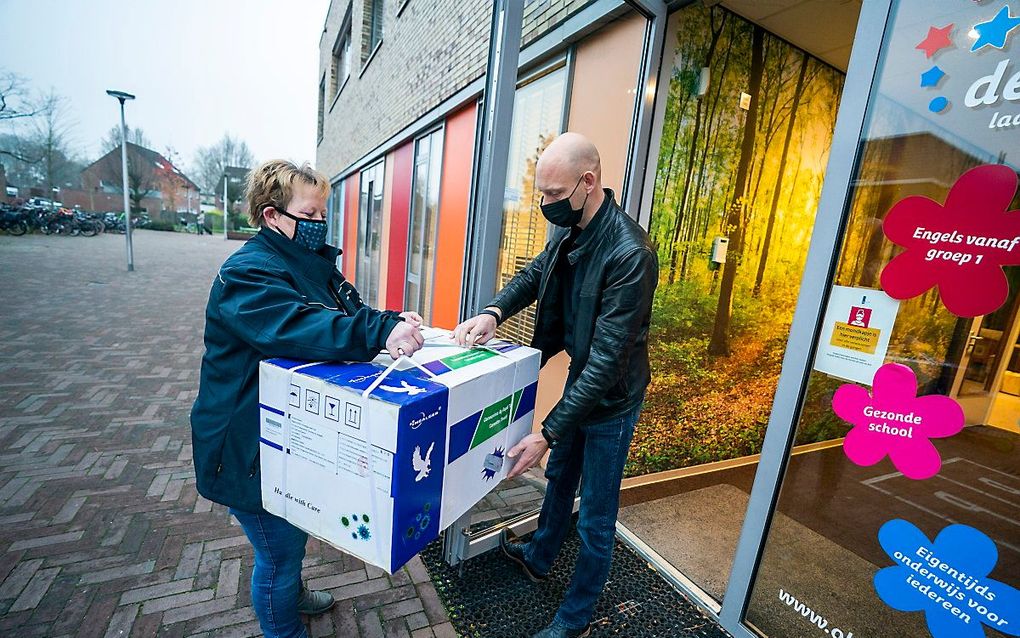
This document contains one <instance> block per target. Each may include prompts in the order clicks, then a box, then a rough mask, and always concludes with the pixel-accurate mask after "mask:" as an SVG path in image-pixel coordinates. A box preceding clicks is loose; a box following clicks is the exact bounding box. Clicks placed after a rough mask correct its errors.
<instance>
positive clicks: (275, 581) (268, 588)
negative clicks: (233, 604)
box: [230, 508, 308, 638]
mask: <svg viewBox="0 0 1020 638" xmlns="http://www.w3.org/2000/svg"><path fill="white" fill-rule="evenodd" d="M230 513H231V514H233V515H234V518H236V519H237V520H238V521H239V522H240V523H241V528H242V529H244V533H245V535H247V536H248V540H249V541H251V544H252V546H253V547H254V548H255V569H254V570H252V573H251V604H252V606H253V607H254V608H255V615H256V616H258V619H259V625H260V626H261V627H262V633H263V634H265V636H266V638H308V632H307V631H305V626H304V624H302V622H301V618H300V617H299V616H298V610H297V608H298V598H299V597H300V596H301V561H302V560H304V558H305V543H306V542H307V541H308V534H306V533H304V532H302V531H301V530H299V529H298V528H296V527H294V526H293V525H291V524H290V523H288V522H287V521H285V520H283V519H282V518H280V517H278V516H273V515H272V514H268V513H263V514H252V513H250V512H242V511H239V510H236V509H233V508H231V510H230Z"/></svg>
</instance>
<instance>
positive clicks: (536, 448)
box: [506, 432, 549, 479]
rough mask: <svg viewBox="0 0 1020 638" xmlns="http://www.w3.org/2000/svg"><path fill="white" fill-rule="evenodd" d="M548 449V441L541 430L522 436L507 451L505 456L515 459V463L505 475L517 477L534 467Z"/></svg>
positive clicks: (510, 477)
mask: <svg viewBox="0 0 1020 638" xmlns="http://www.w3.org/2000/svg"><path fill="white" fill-rule="evenodd" d="M548 450H549V443H548V442H546V440H545V437H544V436H542V433H541V432H535V433H533V434H529V435H528V436H526V437H524V438H523V439H521V442H520V443H518V444H517V445H515V446H514V447H513V449H512V450H510V451H509V452H508V453H507V456H509V457H510V458H512V459H517V463H516V464H514V469H512V470H510V473H509V474H507V475H506V477H507V478H508V479H512V478H517V477H518V476H520V475H521V474H524V473H525V472H527V471H528V470H530V469H531V468H533V467H535V466H536V465H538V462H539V461H541V460H542V457H543V456H545V453H546V452H547V451H548Z"/></svg>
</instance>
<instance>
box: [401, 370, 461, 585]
mask: <svg viewBox="0 0 1020 638" xmlns="http://www.w3.org/2000/svg"><path fill="white" fill-rule="evenodd" d="M433 385H437V386H438V387H439V388H441V391H434V392H432V391H430V392H429V393H427V394H423V395H419V396H416V397H413V398H412V399H411V401H410V402H408V403H406V404H404V405H403V406H401V408H400V415H399V418H398V421H397V428H398V429H397V432H398V435H397V451H396V454H395V455H394V457H393V482H392V484H391V487H390V493H391V494H392V496H393V542H392V544H391V547H392V555H391V557H390V567H391V569H397V568H398V567H400V566H401V565H403V564H404V563H406V562H407V561H408V560H410V559H411V558H412V557H414V555H415V554H417V553H418V552H420V551H421V550H422V549H424V547H425V545H427V544H428V543H429V542H430V541H432V540H433V539H435V538H436V537H437V536H439V531H440V530H439V512H440V507H441V505H442V499H443V475H444V471H445V468H446V465H445V464H444V463H443V457H444V456H445V451H446V415H447V411H448V407H449V396H450V395H449V390H448V389H447V388H446V387H445V386H439V385H438V384H433ZM412 528H413V529H414V532H413V533H412V534H411V535H410V536H408V535H407V532H408V530H410V529H412ZM398 541H400V542H398Z"/></svg>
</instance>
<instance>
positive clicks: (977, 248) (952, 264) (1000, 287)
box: [882, 164, 1020, 317]
mask: <svg viewBox="0 0 1020 638" xmlns="http://www.w3.org/2000/svg"><path fill="white" fill-rule="evenodd" d="M1016 185H1017V174H1016V172H1014V171H1013V169H1011V168H1009V167H1008V166H1003V165H1001V164H987V165H984V166H977V167H975V168H972V169H970V170H969V171H967V172H966V173H964V174H963V175H961V176H960V178H959V179H958V180H956V183H955V184H953V187H952V188H951V189H950V191H949V195H948V196H946V201H945V204H939V203H938V202H936V201H934V200H931V199H928V198H927V197H921V196H912V197H907V198H904V199H902V200H900V201H899V202H897V203H896V204H895V205H894V206H893V207H892V209H890V210H889V214H888V215H886V218H885V222H884V224H883V225H882V228H883V230H884V231H885V235H886V237H888V238H889V240H890V241H892V242H893V243H896V244H899V245H900V246H903V247H904V248H905V250H904V251H903V252H902V253H900V254H899V255H897V256H896V257H895V258H893V260H892V261H891V262H889V264H888V265H886V267H885V268H884V269H883V270H882V289H883V290H885V292H886V293H888V294H889V296H890V297H893V298H894V299H901V300H902V299H912V298H913V297H917V296H918V295H922V294H924V293H925V292H927V291H928V290H929V289H931V288H932V287H933V286H938V289H939V294H940V295H941V297H942V303H944V304H945V306H946V308H947V309H948V310H949V311H950V312H952V313H953V314H954V315H957V316H959V317H976V316H978V315H985V314H988V313H990V312H993V311H995V310H996V309H998V308H999V307H1000V306H1002V304H1004V303H1005V302H1006V298H1007V297H1008V296H1009V282H1008V281H1007V279H1006V274H1005V273H1004V272H1003V271H1002V267H1003V266H1010V265H1016V264H1020V210H1009V206H1010V203H1011V202H1012V200H1013V196H1014V193H1016Z"/></svg>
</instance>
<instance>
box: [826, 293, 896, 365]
mask: <svg viewBox="0 0 1020 638" xmlns="http://www.w3.org/2000/svg"><path fill="white" fill-rule="evenodd" d="M899 308H900V302H899V301H897V300H895V299H893V298H892V297H890V296H889V295H887V294H885V293H884V292H882V291H881V290H874V289H872V288H849V287H847V286H834V287H833V289H832V296H831V297H830V298H829V306H828V308H827V309H826V311H825V320H824V322H823V324H822V334H821V338H820V339H819V343H818V354H817V356H816V357H815V370H818V371H819V372H824V373H825V374H830V375H832V376H834V377H838V378H840V379H846V380H848V381H856V382H857V383H863V384H864V385H871V381H872V379H874V377H875V372H876V371H877V370H878V369H879V368H880V367H881V366H882V364H883V363H885V355H886V352H887V351H888V349H889V338H890V337H891V336H892V329H893V325H894V324H895V323H896V313H897V312H898V311H899Z"/></svg>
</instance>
